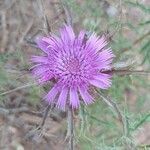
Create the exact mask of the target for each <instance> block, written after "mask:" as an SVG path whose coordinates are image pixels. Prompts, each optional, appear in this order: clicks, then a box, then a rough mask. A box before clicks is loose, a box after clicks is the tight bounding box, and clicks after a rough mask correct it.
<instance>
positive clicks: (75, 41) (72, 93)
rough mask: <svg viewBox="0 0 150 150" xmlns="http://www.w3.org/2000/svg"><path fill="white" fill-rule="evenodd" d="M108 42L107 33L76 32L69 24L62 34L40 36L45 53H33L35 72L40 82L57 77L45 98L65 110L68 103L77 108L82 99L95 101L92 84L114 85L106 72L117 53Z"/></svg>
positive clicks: (101, 85) (38, 43) (99, 85)
mask: <svg viewBox="0 0 150 150" xmlns="http://www.w3.org/2000/svg"><path fill="white" fill-rule="evenodd" d="M107 44H108V43H107V41H106V39H105V37H104V36H102V37H99V36H96V34H95V33H93V34H92V35H90V36H89V38H87V37H86V34H85V32H84V31H81V32H80V33H79V35H78V36H76V35H75V33H74V31H73V29H72V27H71V26H67V25H66V26H65V27H63V28H61V29H60V37H57V36H56V35H51V36H49V37H42V38H39V39H38V40H37V45H38V47H39V48H40V49H41V50H42V51H43V52H44V54H45V55H44V56H33V57H32V62H34V63H35V64H36V65H35V66H34V67H33V69H32V72H33V74H34V75H35V76H36V78H37V79H38V82H39V83H40V84H43V83H45V82H47V81H50V80H53V79H55V84H54V86H53V87H52V88H51V90H50V91H49V92H48V94H47V95H46V96H45V97H44V99H45V100H46V101H47V102H48V103H49V104H52V103H55V104H56V106H57V107H58V108H60V109H63V110H65V107H66V105H70V106H72V108H78V107H79V105H80V100H81V99H82V100H83V102H84V103H85V104H90V103H92V102H94V99H93V98H92V96H91V95H90V93H89V88H90V86H94V87H98V88H100V89H107V88H109V87H110V86H111V80H110V78H111V75H109V74H106V73H104V72H103V71H104V70H109V69H111V63H112V60H113V57H114V55H113V53H112V51H111V49H110V48H106V46H107Z"/></svg>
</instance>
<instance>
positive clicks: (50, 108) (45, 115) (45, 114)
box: [39, 105, 53, 128]
mask: <svg viewBox="0 0 150 150" xmlns="http://www.w3.org/2000/svg"><path fill="white" fill-rule="evenodd" d="M52 108H53V106H51V105H48V106H47V108H46V110H45V112H44V117H43V120H42V122H41V124H40V126H39V128H42V127H43V126H44V124H45V121H46V118H47V116H48V112H49V111H50V110H52Z"/></svg>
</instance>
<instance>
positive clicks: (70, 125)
mask: <svg viewBox="0 0 150 150" xmlns="http://www.w3.org/2000/svg"><path fill="white" fill-rule="evenodd" d="M73 128H74V122H73V110H72V108H71V107H68V133H67V134H68V137H69V150H74V133H73Z"/></svg>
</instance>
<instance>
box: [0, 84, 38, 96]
mask: <svg viewBox="0 0 150 150" xmlns="http://www.w3.org/2000/svg"><path fill="white" fill-rule="evenodd" d="M34 85H37V83H31V84H26V85H23V86H19V87H17V88H15V89H12V90H9V91H6V92H4V93H0V96H2V95H6V94H10V93H12V92H16V91H18V90H21V89H24V88H27V87H31V86H34Z"/></svg>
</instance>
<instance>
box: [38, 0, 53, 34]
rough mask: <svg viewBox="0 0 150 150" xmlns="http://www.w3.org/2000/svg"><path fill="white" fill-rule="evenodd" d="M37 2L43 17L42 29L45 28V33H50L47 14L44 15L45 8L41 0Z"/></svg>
mask: <svg viewBox="0 0 150 150" xmlns="http://www.w3.org/2000/svg"><path fill="white" fill-rule="evenodd" d="M38 3H39V6H40V9H41V12H42V16H43V19H44V29H46V33H47V34H50V32H51V27H50V25H49V22H48V19H47V16H46V14H45V9H44V4H43V0H38Z"/></svg>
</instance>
